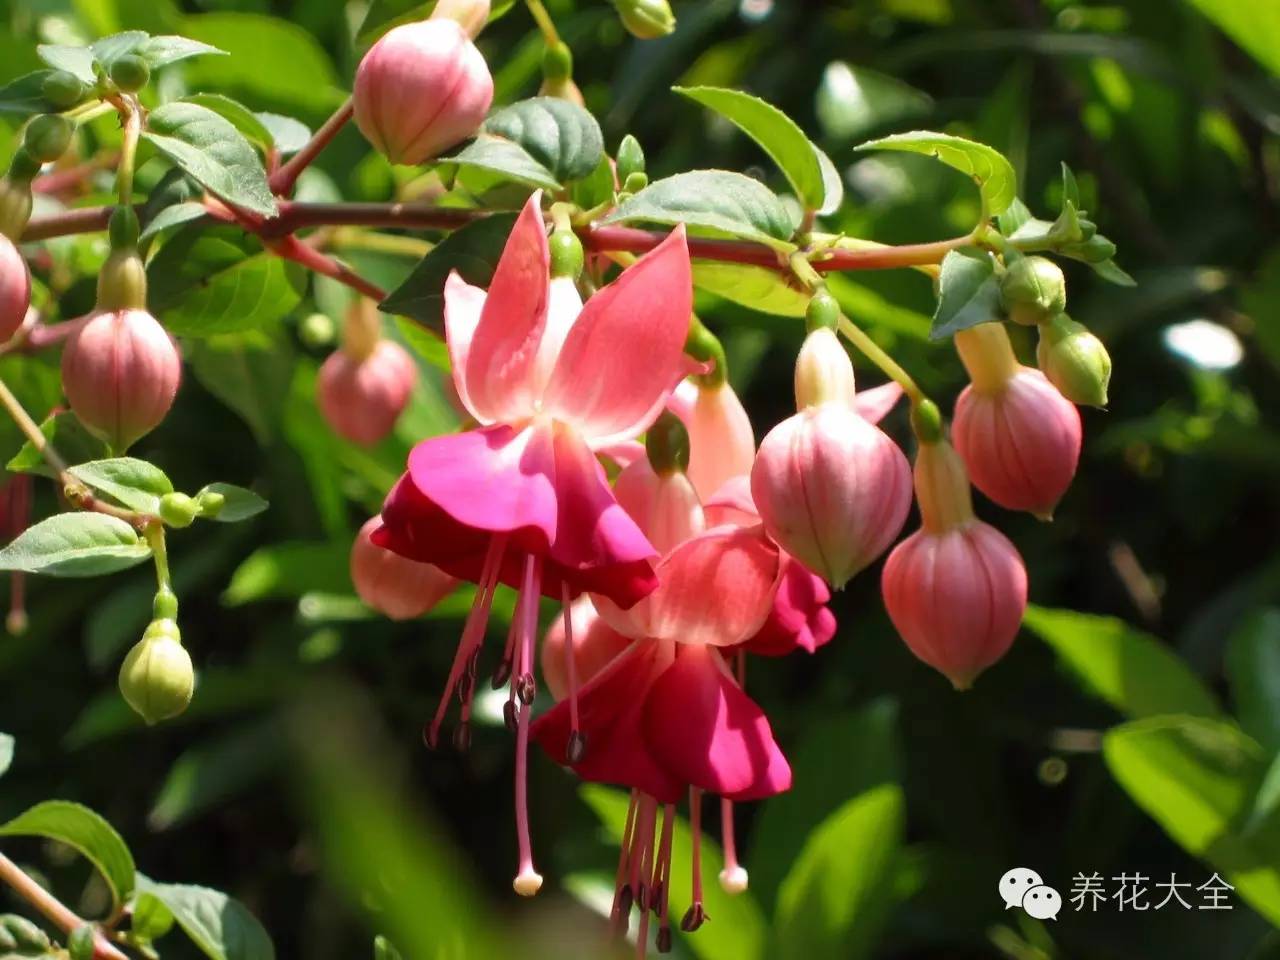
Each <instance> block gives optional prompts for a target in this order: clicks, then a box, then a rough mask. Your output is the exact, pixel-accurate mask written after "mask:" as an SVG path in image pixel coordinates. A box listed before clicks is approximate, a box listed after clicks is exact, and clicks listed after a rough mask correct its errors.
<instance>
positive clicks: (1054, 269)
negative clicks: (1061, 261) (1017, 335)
mask: <svg viewBox="0 0 1280 960" xmlns="http://www.w3.org/2000/svg"><path fill="white" fill-rule="evenodd" d="M1000 305H1001V306H1002V307H1003V308H1004V312H1005V315H1006V316H1008V318H1009V319H1010V320H1012V321H1014V322H1015V323H1021V324H1026V325H1027V326H1031V327H1034V326H1035V325H1036V324H1038V323H1045V322H1047V321H1049V320H1051V319H1052V318H1053V317H1055V316H1057V315H1058V314H1060V313H1061V312H1062V311H1063V310H1065V309H1066V308H1067V279H1066V277H1064V276H1063V275H1062V268H1061V267H1059V266H1058V265H1057V264H1056V263H1054V262H1053V261H1052V260H1050V259H1048V258H1047V257H1021V258H1020V259H1018V260H1015V261H1014V262H1013V263H1012V264H1010V265H1009V269H1008V270H1006V271H1005V274H1004V277H1003V278H1002V279H1001V281H1000Z"/></svg>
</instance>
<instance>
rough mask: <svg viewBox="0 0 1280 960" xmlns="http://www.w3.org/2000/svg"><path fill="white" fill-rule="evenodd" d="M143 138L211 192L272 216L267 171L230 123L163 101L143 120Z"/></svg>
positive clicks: (209, 113)
mask: <svg viewBox="0 0 1280 960" xmlns="http://www.w3.org/2000/svg"><path fill="white" fill-rule="evenodd" d="M143 137H144V138H146V139H147V140H148V141H150V142H151V143H152V144H154V145H155V147H156V148H157V149H158V150H159V151H160V152H161V153H163V154H164V155H165V156H167V157H168V158H169V159H170V160H172V161H173V162H174V163H175V164H177V165H178V166H179V167H181V168H182V169H183V170H185V171H186V172H187V173H188V174H190V175H191V176H192V177H193V178H195V179H196V180H197V181H199V182H200V183H202V184H204V186H205V187H207V188H208V189H209V190H210V192H212V193H214V194H216V195H217V196H219V197H221V198H222V199H223V200H226V201H228V202H230V203H233V204H235V205H236V206H238V207H243V208H244V209H246V210H249V211H251V212H253V213H260V214H262V215H263V216H268V217H273V216H275V214H276V202H275V199H274V198H273V197H272V196H271V188H270V187H268V186H267V174H266V170H265V169H264V168H263V166H262V161H261V160H260V159H259V157H258V154H257V153H256V152H255V151H254V149H253V147H252V146H251V145H250V144H249V141H248V140H246V139H245V138H244V135H243V134H242V133H241V132H240V131H239V130H237V129H236V128H235V126H234V125H233V124H232V123H231V121H229V120H227V119H226V118H224V117H221V116H219V115H218V114H216V113H214V112H213V111H212V110H210V109H209V108H208V107H202V106H200V105H199V104H195V103H183V102H181V101H179V102H176V103H166V104H165V105H164V106H161V107H157V108H156V109H155V110H153V111H152V112H151V115H150V116H149V117H148V118H147V129H146V130H145V131H144V132H143Z"/></svg>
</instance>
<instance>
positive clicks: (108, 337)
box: [62, 310, 182, 453]
mask: <svg viewBox="0 0 1280 960" xmlns="http://www.w3.org/2000/svg"><path fill="white" fill-rule="evenodd" d="M181 377H182V358H181V356H180V355H179V354H178V348H177V346H176V345H175V344H174V342H173V340H172V339H171V338H170V336H169V334H168V333H166V332H165V329H164V327H162V326H160V324H159V323H158V322H157V321H156V319H155V317H153V316H151V314H149V313H147V312H146V311H145V310H108V311H104V312H102V313H96V314H94V315H93V316H91V317H90V318H89V319H88V320H86V321H85V322H84V324H83V325H82V326H81V327H79V328H78V329H77V330H76V331H75V332H74V333H73V334H71V336H70V337H68V338H67V344H66V347H65V348H64V349H63V351H62V387H63V390H64V391H65V392H66V395H67V400H68V402H69V403H70V404H71V409H72V410H73V411H74V412H75V414H76V416H77V417H79V418H80V421H81V422H82V423H83V424H84V425H85V426H86V427H88V428H89V429H90V430H92V431H93V432H94V433H97V434H98V435H99V436H101V437H102V438H103V439H104V440H106V441H107V442H108V443H109V444H111V448H112V449H113V450H114V451H116V452H117V453H120V452H123V451H124V450H126V449H127V448H128V447H129V446H130V445H132V444H133V443H134V442H135V441H136V440H137V439H138V438H140V437H142V436H144V435H145V434H147V433H150V432H151V431H152V430H154V429H155V428H156V427H157V426H159V425H160V421H162V420H163V419H164V418H165V415H166V414H168V412H169V408H170V407H172V406H173V398H174V396H175V395H176V394H177V392H178V383H179V381H180V379H181Z"/></svg>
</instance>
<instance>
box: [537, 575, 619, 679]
mask: <svg viewBox="0 0 1280 960" xmlns="http://www.w3.org/2000/svg"><path fill="white" fill-rule="evenodd" d="M568 617H569V626H570V627H571V628H572V632H573V666H574V678H575V680H576V681H577V684H578V687H579V688H580V687H582V686H583V685H584V684H586V683H588V682H590V680H591V679H592V678H593V677H594V676H596V674H598V673H599V672H600V671H601V670H603V669H604V668H605V667H606V666H608V664H609V661H611V660H612V659H613V658H614V657H616V656H617V655H618V654H620V653H621V652H622V651H623V650H625V649H627V647H629V646H630V645H631V644H632V642H633V641H632V640H631V639H630V638H629V637H624V636H623V635H622V634H620V633H618V631H617V630H614V629H613V627H611V626H609V625H608V624H607V623H605V622H604V620H603V619H601V617H600V614H599V613H597V612H596V608H595V607H594V606H593V605H592V603H591V598H590V597H587V596H585V595H584V596H581V597H579V598H578V599H576V600H574V601H573V603H571V604H570V605H569V610H568ZM565 639H566V631H565V618H564V617H556V618H555V620H553V621H552V622H551V626H550V627H549V628H548V630H547V634H546V637H544V638H543V641H542V679H543V681H545V683H546V686H547V690H548V691H550V693H551V696H552V697H554V698H555V699H556V700H557V701H559V700H563V699H564V698H565V697H567V696H568V695H569V669H568V663H567V662H566V661H565V653H566V650H565V647H566V643H565Z"/></svg>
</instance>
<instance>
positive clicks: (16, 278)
mask: <svg viewBox="0 0 1280 960" xmlns="http://www.w3.org/2000/svg"><path fill="white" fill-rule="evenodd" d="M30 306H31V274H29V273H28V272H27V264H26V261H25V260H23V259H22V254H20V253H19V252H18V248H17V247H15V246H14V245H13V241H11V240H10V239H9V238H8V237H6V236H5V235H4V234H2V233H0V343H2V342H4V341H5V340H8V339H9V338H10V337H12V336H13V335H14V334H15V333H17V332H18V329H19V328H20V327H21V326H22V323H23V321H24V320H25V319H26V316H27V308H28V307H30Z"/></svg>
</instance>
